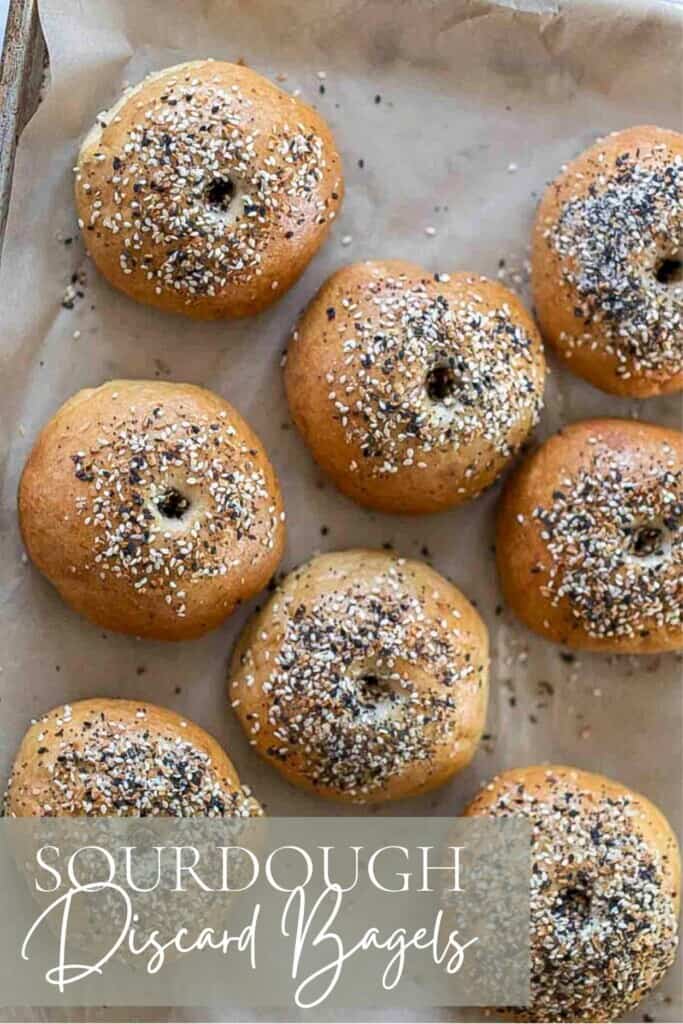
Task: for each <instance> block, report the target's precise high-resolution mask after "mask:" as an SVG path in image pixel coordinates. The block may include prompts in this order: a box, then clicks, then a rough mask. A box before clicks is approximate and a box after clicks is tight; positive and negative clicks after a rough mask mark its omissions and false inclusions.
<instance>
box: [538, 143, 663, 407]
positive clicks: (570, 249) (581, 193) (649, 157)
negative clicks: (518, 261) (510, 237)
mask: <svg viewBox="0 0 683 1024" xmlns="http://www.w3.org/2000/svg"><path fill="white" fill-rule="evenodd" d="M682 252H683V135H681V134H680V133H678V132H674V131H668V130H666V129H663V128H657V127H654V126H652V125H641V126H638V127H635V128H627V129H625V130H624V131H619V132H614V133H613V134H612V135H608V136H607V137H606V138H604V139H600V140H599V141H598V142H597V143H596V144H595V145H594V146H591V147H590V149H588V150H586V151H585V152H584V153H582V154H581V155H580V156H579V157H577V158H576V159H575V160H574V161H572V162H571V163H570V164H569V165H568V166H567V168H566V169H563V171H562V173H561V174H560V175H559V176H558V177H557V178H556V179H555V181H553V182H552V183H551V184H550V185H549V186H548V188H547V190H546V192H545V194H544V196H543V199H542V201H541V204H540V206H539V209H538V214H537V217H536V223H535V227H534V233H533V246H532V284H533V292H534V305H535V309H536V313H537V316H538V320H539V324H540V327H541V333H542V334H543V337H544V339H545V340H546V341H548V342H549V343H550V344H551V345H552V346H553V348H554V349H555V350H556V351H557V353H558V355H559V356H560V357H561V358H562V359H563V360H564V361H565V362H566V365H567V368H568V369H570V370H573V372H574V373H577V374H579V376H581V377H584V378H585V379H586V380H588V381H590V382H591V384H594V385H595V386H596V387H598V388H601V389H602V390H603V391H607V392H610V393H611V394H615V395H627V396H632V397H634V398H647V397H648V396H650V395H660V394H667V393H669V392H674V391H679V390H680V389H681V388H682V387H683V277H682V276H681V272H680V271H681V268H680V263H681V259H682V256H681V253H682ZM664 260H674V261H675V260H677V261H678V263H679V268H678V271H675V267H673V265H672V266H671V268H670V269H671V270H672V271H674V275H673V277H672V279H671V280H670V281H669V283H668V284H667V283H663V282H660V281H658V280H657V273H660V276H661V274H662V263H663V261H664Z"/></svg>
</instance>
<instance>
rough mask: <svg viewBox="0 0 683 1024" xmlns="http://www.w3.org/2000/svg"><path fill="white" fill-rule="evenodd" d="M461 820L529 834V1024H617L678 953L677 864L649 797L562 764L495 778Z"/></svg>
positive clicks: (671, 840) (667, 829) (673, 844)
mask: <svg viewBox="0 0 683 1024" xmlns="http://www.w3.org/2000/svg"><path fill="white" fill-rule="evenodd" d="M464 813H465V815H466V816H480V815H483V816H494V817H499V816H509V815H521V816H523V817H525V818H526V819H527V820H528V821H529V822H530V824H531V829H532V875H531V902H530V909H531V994H532V1000H531V1005H530V1006H529V1007H527V1008H526V1009H525V1010H519V1011H518V1012H517V1013H515V1014H514V1019H517V1020H524V1021H570V1020H571V1021H591V1022H593V1021H613V1020H616V1019H617V1018H620V1017H621V1016H622V1015H623V1014H624V1013H626V1012H627V1011H628V1010H629V1009H632V1008H633V1007H634V1006H635V1005H637V1003H638V1002H639V1001H640V1000H641V999H642V998H643V997H644V996H645V995H646V994H647V992H648V991H649V990H650V989H651V988H652V987H653V986H654V985H656V984H657V983H658V982H659V981H660V980H661V977H662V976H663V974H664V973H665V971H666V970H667V969H668V967H669V966H670V965H671V963H672V962H673V960H674V959H675V955H676V944H677V932H678V924H677V918H678V914H679V910H680V890H681V858H680V851H679V848H678V843H677V841H676V837H675V835H674V832H673V831H672V829H671V826H670V825H669V823H668V821H667V820H666V818H665V817H664V815H663V814H662V812H661V811H660V810H659V809H658V808H657V807H655V806H654V804H652V803H651V802H650V801H649V800H648V799H647V798H646V797H644V796H641V795H640V794H639V793H635V792H633V791H632V790H630V789H629V788H628V787H626V786H623V785H621V784H620V783H618V782H613V781H612V780H610V779H607V778H605V777H604V776H602V775H596V774H593V773H591V772H585V771H581V770H579V769H577V768H570V767H566V766H562V765H534V766H531V767H528V768H519V769H513V770H510V771H506V772H503V773H502V774H500V775H498V776H497V777H496V778H494V779H493V780H492V781H491V782H490V783H489V784H488V785H487V786H485V787H484V788H483V789H482V790H481V792H480V793H479V794H478V795H477V796H476V797H475V799H474V800H473V801H472V802H471V803H470V804H469V806H468V807H467V808H466V810H465V812H464Z"/></svg>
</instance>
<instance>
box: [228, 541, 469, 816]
mask: <svg viewBox="0 0 683 1024" xmlns="http://www.w3.org/2000/svg"><path fill="white" fill-rule="evenodd" d="M228 693H229V699H230V703H231V705H232V707H233V708H234V710H235V712H236V714H237V717H238V719H239V721H240V722H241V724H242V727H243V729H244V731H245V733H246V735H247V737H248V739H249V741H250V743H251V744H252V746H253V747H254V748H255V750H256V751H257V752H258V753H259V754H261V755H262V756H263V757H264V758H265V759H266V760H267V761H269V762H270V763H271V764H272V765H273V766H274V767H275V768H277V769H278V770H279V771H280V772H281V773H282V775H283V776H284V777H285V778H286V779H288V780H289V781H290V782H293V783H294V784H296V785H298V786H302V787H303V788H305V789H308V790H309V791H312V792H315V793H317V794H319V795H321V796H324V797H330V798H335V799H339V800H346V801H350V802H354V803H378V802H380V801H383V800H393V799H396V798H399V797H405V796H414V795H415V794H417V793H422V792H425V791H427V790H429V789H433V788H434V787H435V786H439V785H441V784H442V783H444V782H446V781H447V779H449V778H450V777H451V776H452V775H454V774H455V773H456V772H458V771H460V770H461V769H462V768H464V767H465V765H467V764H468V763H469V761H470V760H471V759H472V757H473V756H474V753H475V751H476V748H477V743H478V742H479V738H480V736H481V733H482V730H483V728H484V720H485V716H486V702H487V695H488V635H487V631H486V627H485V625H484V623H483V622H482V620H481V619H480V618H479V615H478V614H477V612H476V611H475V609H474V608H473V607H472V605H471V604H470V603H469V602H468V601H467V599H466V598H465V597H464V596H463V595H462V594H461V593H460V591H459V590H457V589H456V588H455V587H454V586H453V585H452V584H451V583H448V582H447V581H446V580H445V579H443V577H441V576H439V574H438V573H436V572H435V571H434V570H433V569H431V568H429V566H427V565H424V564H423V563H421V562H416V561H410V560H407V559H404V558H398V557H395V556H393V555H389V554H387V553H385V552H382V551H366V550H351V551H340V552H336V553H334V554H328V555H320V556H318V557H316V558H313V559H312V560H311V561H310V562H308V563H307V564H306V565H304V566H302V567H301V568H299V569H296V570H295V571H294V572H292V573H290V574H289V576H287V577H286V579H285V580H284V581H283V583H282V584H281V586H280V588H279V589H278V590H277V591H276V593H275V594H273V595H272V597H271V598H270V600H269V601H268V603H267V604H266V606H265V607H264V608H263V609H262V610H261V611H260V612H259V613H258V614H257V615H256V616H255V617H254V618H253V619H252V621H251V622H250V624H248V626H247V628H246V629H245V630H244V632H243V634H242V636H241V637H240V639H239V641H238V643H237V645H236V648H235V652H234V655H233V659H232V665H231V670H230V681H229V687H228Z"/></svg>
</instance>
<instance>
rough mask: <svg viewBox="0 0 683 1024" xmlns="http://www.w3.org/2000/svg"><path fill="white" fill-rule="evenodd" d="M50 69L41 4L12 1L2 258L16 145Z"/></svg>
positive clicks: (1, 113)
mask: <svg viewBox="0 0 683 1024" xmlns="http://www.w3.org/2000/svg"><path fill="white" fill-rule="evenodd" d="M47 66H48V58H47V49H46V46H45V38H44V36H43V30H42V28H41V26H40V18H39V16H38V0H10V4H9V12H8V15H7V26H6V29H5V42H4V46H3V49H2V62H1V63H0V255H1V254H2V243H3V239H4V237H5V225H6V223H7V213H8V210H9V201H10V194H11V191H12V175H13V172H14V157H15V155H16V150H17V142H18V141H19V136H20V135H21V133H22V132H23V130H24V128H25V127H26V125H27V124H28V122H29V121H30V119H31V117H32V116H33V114H34V113H35V112H36V109H37V107H38V104H39V103H40V93H41V88H42V85H43V82H44V80H45V75H46V73H47Z"/></svg>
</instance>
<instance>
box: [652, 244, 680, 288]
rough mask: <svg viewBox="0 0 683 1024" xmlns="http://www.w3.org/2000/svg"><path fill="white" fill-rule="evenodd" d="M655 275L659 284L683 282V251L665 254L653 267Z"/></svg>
mask: <svg viewBox="0 0 683 1024" xmlns="http://www.w3.org/2000/svg"><path fill="white" fill-rule="evenodd" d="M655 277H656V278H657V280H658V281H659V283H660V284H663V285H677V284H682V283H683V253H681V252H677V253H674V255H673V256H666V257H665V258H664V259H663V260H660V261H659V263H658V264H657V266H656V267H655Z"/></svg>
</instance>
